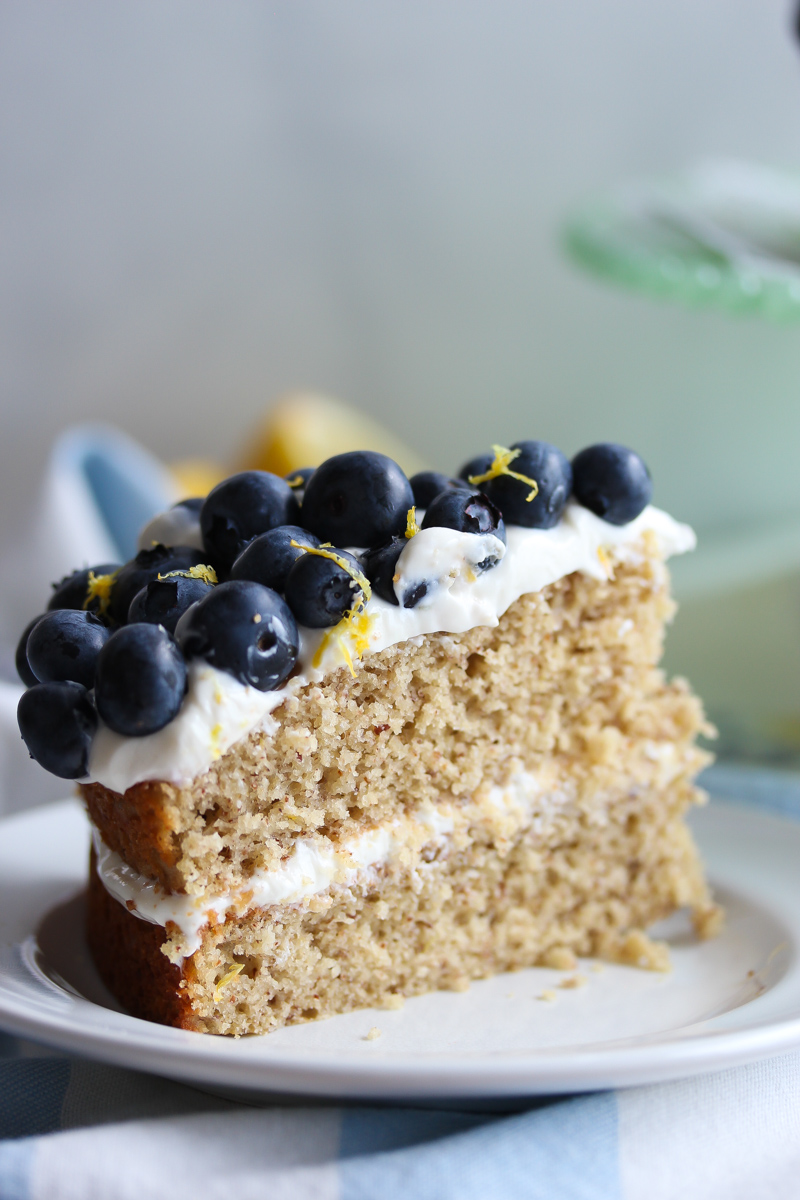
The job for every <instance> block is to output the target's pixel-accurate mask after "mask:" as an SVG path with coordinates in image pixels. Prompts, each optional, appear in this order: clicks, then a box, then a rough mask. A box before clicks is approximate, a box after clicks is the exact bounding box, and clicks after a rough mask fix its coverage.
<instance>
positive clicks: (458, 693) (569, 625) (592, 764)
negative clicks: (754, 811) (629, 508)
mask: <svg viewBox="0 0 800 1200" xmlns="http://www.w3.org/2000/svg"><path fill="white" fill-rule="evenodd" d="M672 612H673V603H672V600H671V599H670V596H669V591H668V582H667V573H666V568H665V567H664V564H663V563H662V562H661V561H660V560H659V559H658V558H654V557H648V556H647V555H645V554H642V555H641V556H639V557H637V558H636V559H635V560H634V561H615V563H614V578H613V580H603V581H598V580H595V579H591V578H589V577H588V576H585V575H583V574H580V573H575V574H573V575H570V576H567V577H565V578H563V579H560V580H558V581H557V582H556V583H554V584H552V585H550V586H549V587H546V588H544V589H542V591H540V592H536V593H533V594H531V595H527V596H523V597H521V598H520V599H519V600H517V601H516V602H515V603H514V604H513V605H512V606H511V607H510V608H509V610H508V611H507V612H506V613H505V614H504V615H503V617H502V618H501V619H500V622H499V624H498V625H497V626H495V627H486V626H481V627H478V628H474V629H471V630H469V631H468V632H466V633H463V634H459V635H452V634H444V633H440V634H430V635H426V636H425V637H423V638H421V639H414V640H413V642H403V643H400V644H398V645H395V646H391V647H389V648H388V649H386V650H383V651H381V652H379V653H376V654H368V655H366V656H365V658H364V661H363V662H362V663H361V664H360V665H359V666H358V669H357V671H356V676H355V678H353V677H352V676H351V675H350V673H349V671H348V670H347V668H346V667H342V668H341V669H340V670H337V671H335V672H333V673H332V674H331V675H329V676H327V677H326V678H325V679H324V680H323V681H322V682H320V683H318V684H309V685H307V686H306V687H304V688H303V689H302V690H301V691H300V692H299V694H298V695H296V696H292V697H290V698H288V699H287V700H286V701H285V702H284V703H283V704H282V705H281V706H280V708H278V709H277V710H276V712H275V714H274V716H275V717H276V719H277V720H278V722H279V728H278V730H277V733H275V734H274V735H268V734H266V733H264V732H263V731H258V730H257V731H254V732H253V733H251V734H250V735H249V736H248V737H247V738H245V739H243V740H242V741H240V742H239V743H237V744H236V745H235V746H234V747H232V749H231V750H230V751H228V753H227V754H225V755H224V756H222V757H221V758H220V759H219V760H218V762H216V763H215V764H214V765H213V766H212V767H211V768H210V769H209V770H208V771H207V772H206V773H205V774H203V775H201V776H200V777H199V778H197V779H196V780H194V781H193V783H191V784H190V785H188V786H186V787H183V788H179V787H176V786H173V785H171V784H167V783H145V784H138V785H136V786H135V787H133V788H130V789H129V790H128V791H127V792H126V793H125V794H124V795H119V794H117V793H114V792H111V791H109V790H108V789H106V788H104V787H102V786H101V785H99V784H89V785H84V788H83V791H84V795H85V798H86V802H87V805H88V808H89V813H90V816H91V818H92V820H93V821H94V823H95V824H96V825H97V827H98V829H99V830H100V833H101V834H102V836H103V839H104V841H105V842H106V844H107V845H108V846H109V847H111V849H112V850H116V851H118V852H119V853H120V854H121V855H122V857H123V858H124V859H125V861H126V862H128V863H129V864H130V865H131V866H133V867H135V868H136V869H137V870H138V871H140V872H142V873H143V874H145V875H148V876H150V877H151V878H153V879H156V880H157V881H158V882H159V883H161V884H162V886H164V887H165V888H166V889H167V890H170V891H186V892H189V893H193V894H204V893H207V892H208V891H213V890H215V889H222V888H230V887H236V886H240V885H241V882H242V880H243V879H246V878H247V876H248V875H249V874H251V873H252V872H253V871H254V870H257V869H270V868H272V867H275V866H276V865H277V864H278V863H279V862H280V861H281V860H282V859H283V858H284V857H285V855H286V853H287V851H288V850H289V849H290V848H291V843H292V841H293V839H295V838H296V837H298V836H302V837H304V838H307V839H311V840H312V841H313V840H315V839H316V840H319V841H320V842H325V843H328V841H329V839H331V838H332V839H333V840H337V839H341V838H349V837H351V836H354V835H357V834H358V833H359V832H360V831H362V830H363V829H364V828H367V827H369V826H371V825H374V824H376V823H380V822H382V821H386V820H391V819H392V818H394V817H395V816H396V815H398V813H400V812H402V813H406V814H412V815H413V812H414V810H415V809H416V808H418V807H420V806H423V805H428V806H429V805H431V804H433V805H436V804H440V803H442V802H443V801H446V802H448V803H451V804H452V803H453V802H456V803H458V802H459V801H466V800H468V799H469V798H471V797H474V796H476V795H478V796H480V795H481V794H482V793H485V792H486V791H487V790H488V789H489V788H491V786H492V785H495V784H497V785H501V786H502V785H503V784H504V783H505V782H507V780H508V777H509V771H510V769H511V768H512V767H514V768H515V769H519V768H522V769H524V770H525V771H526V772H529V773H531V774H532V775H534V776H541V777H542V778H543V779H544V780H546V782H547V786H548V788H549V789H550V791H551V792H554V793H556V794H558V795H559V796H561V797H562V798H566V799H568V800H569V802H570V804H571V806H572V807H573V808H574V809H575V810H577V811H580V812H582V813H584V814H585V816H586V819H587V820H591V819H593V818H592V816H591V814H592V813H593V812H594V813H595V814H596V817H595V818H594V819H603V818H602V812H603V810H604V805H605V797H607V796H609V795H613V794H614V793H615V792H617V791H619V789H620V787H625V788H626V789H629V790H631V791H635V790H637V789H638V790H641V791H642V792H644V791H651V792H652V791H655V790H658V789H659V788H662V787H664V786H665V785H667V784H669V783H670V781H672V780H675V781H677V783H678V786H680V781H681V780H686V779H687V778H689V777H690V776H692V775H694V774H695V773H696V771H697V770H698V769H699V768H700V766H702V765H703V763H704V762H705V761H707V758H706V757H705V756H703V755H702V754H701V753H700V752H699V751H698V750H697V749H696V747H695V746H694V745H693V742H694V737H695V735H696V733H697V731H698V730H699V729H701V728H707V727H706V726H704V722H703V717H702V712H701V708H700V705H699V702H698V701H697V699H696V698H695V697H694V696H693V695H692V694H691V693H690V691H689V689H688V687H687V685H686V684H685V683H684V682H682V681H680V680H677V681H673V682H671V683H667V682H665V680H664V678H663V675H662V674H661V672H660V671H659V670H658V667H657V663H658V660H659V658H660V655H661V649H662V637H663V627H664V623H665V621H667V620H669V619H670V618H671V616H672ZM697 798H699V794H698V796H697ZM631 819H632V820H635V819H636V817H635V814H634V815H632V817H631Z"/></svg>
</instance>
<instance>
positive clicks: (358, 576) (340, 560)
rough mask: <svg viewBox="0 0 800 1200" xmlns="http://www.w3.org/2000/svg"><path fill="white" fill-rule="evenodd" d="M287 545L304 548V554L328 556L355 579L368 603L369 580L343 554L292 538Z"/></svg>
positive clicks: (369, 596) (369, 597)
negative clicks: (304, 543) (308, 544)
mask: <svg viewBox="0 0 800 1200" xmlns="http://www.w3.org/2000/svg"><path fill="white" fill-rule="evenodd" d="M289 545H290V546H294V547H295V549H296V550H305V552H306V554H316V555H318V556H319V557H320V558H329V559H330V560H331V562H335V563H336V565H337V567H341V568H342V570H343V571H346V572H347V574H348V575H349V576H350V578H351V579H353V580H355V582H356V583H357V584H358V586H359V587H360V588H361V591H362V592H363V593H364V601H365V602H366V603H367V604H368V603H369V601H370V599H371V598H372V588H371V587H370V582H369V580H368V579H367V577H366V575H363V574H362V573H361V571H359V569H358V567H354V566H353V564H352V563H351V562H348V561H347V559H346V558H345V556H344V555H343V554H338V553H337V552H336V551H335V550H329V549H328V548H327V546H303V545H301V543H300V542H296V541H295V540H294V538H292V540H291V542H290V543H289Z"/></svg>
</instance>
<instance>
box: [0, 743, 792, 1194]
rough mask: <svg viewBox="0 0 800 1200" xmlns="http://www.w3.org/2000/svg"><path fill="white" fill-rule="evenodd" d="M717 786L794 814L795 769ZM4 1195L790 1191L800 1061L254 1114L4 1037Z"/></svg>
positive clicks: (709, 781) (0, 1177) (0, 1053)
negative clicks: (520, 1100) (434, 1104)
mask: <svg viewBox="0 0 800 1200" xmlns="http://www.w3.org/2000/svg"><path fill="white" fill-rule="evenodd" d="M704 783H705V784H706V786H707V787H709V788H710V789H711V790H712V791H713V792H714V793H716V794H721V795H726V794H727V795H729V796H730V797H731V798H735V799H736V800H737V801H740V802H741V801H749V802H751V803H755V804H758V805H763V806H764V807H766V808H769V809H771V810H773V811H777V812H780V813H782V814H783V815H784V816H790V817H793V818H794V819H798V820H800V776H796V775H790V774H788V773H786V774H781V773H777V772H771V771H765V770H761V769H758V768H753V769H742V768H734V767H726V766H721V767H715V768H712V769H711V770H710V771H708V772H706V775H705V777H704ZM0 1137H2V1138H3V1139H4V1140H2V1141H0V1200H77V1198H78V1197H95V1196H97V1197H103V1200H106V1198H108V1200H129V1198H130V1200H134V1197H135V1200H142V1197H145V1196H146V1197H148V1200H150V1198H152V1200H160V1198H161V1197H164V1200H167V1198H169V1200H180V1198H181V1197H187V1198H189V1197H192V1198H193V1200H194V1198H196V1197H202V1198H203V1200H205V1198H206V1197H220V1200H222V1198H223V1197H224V1200H233V1198H235V1200H248V1198H249V1197H254V1198H255V1197H268V1198H269V1200H274V1198H282V1197H287V1198H289V1197H291V1198H295V1197H297V1198H298V1200H299V1198H302V1197H308V1198H309V1200H311V1198H312V1197H313V1198H314V1200H326V1198H328V1197H330V1198H336V1200H395V1198H397V1200H400V1198H401V1197H402V1200H410V1198H413V1200H450V1198H451V1197H452V1200H473V1198H474V1200H492V1198H494V1197H497V1198H498V1200H501V1198H502V1200H507V1198H509V1200H510V1198H516V1197H522V1198H526V1200H527V1198H530V1200H562V1198H567V1200H672V1198H673V1197H678V1196H680V1197H681V1200H753V1198H754V1197H759V1196H762V1195H763V1196H767V1195H768V1196H769V1197H770V1200H795V1198H796V1197H797V1196H798V1195H800V1053H797V1054H790V1055H784V1056H782V1057H781V1058H778V1059H772V1060H767V1061H764V1062H760V1063H755V1064H751V1065H750V1066H746V1067H740V1068H736V1069H732V1070H727V1071H722V1072H716V1073H714V1074H710V1075H705V1076H699V1077H696V1078H693V1079H688V1080H684V1081H678V1082H673V1083H666V1084H657V1085H651V1086H648V1087H637V1088H631V1089H628V1090H624V1091H622V1090H620V1091H616V1092H603V1093H597V1094H593V1095H586V1096H578V1097H572V1098H564V1097H555V1098H550V1099H548V1098H539V1099H536V1100H532V1101H531V1102H530V1104H529V1105H528V1106H527V1107H525V1108H524V1110H523V1111H521V1112H514V1113H512V1114H510V1115H498V1114H497V1112H491V1111H487V1112H485V1113H481V1112H457V1111H447V1110H441V1109H437V1110H423V1109H419V1108H402V1107H396V1108H388V1107H386V1108H384V1107H378V1106H361V1107H358V1106H355V1107H341V1106H339V1105H331V1104H324V1103H315V1102H309V1103H308V1105H307V1107H302V1106H301V1105H300V1104H294V1103H293V1104H279V1103H276V1104H275V1105H274V1106H269V1107H264V1108H255V1107H251V1106H248V1105H244V1104H236V1103H234V1102H233V1101H230V1100H223V1099H218V1098H216V1097H214V1096H210V1095H207V1094H205V1093H204V1092H201V1091H198V1090H196V1089H194V1088H191V1087H188V1086H185V1085H183V1084H179V1083H173V1082H171V1081H168V1080H162V1079H158V1078H156V1077H154V1076H148V1075H143V1074H139V1073H137V1072H135V1071H129V1070H124V1069H122V1068H117V1067H109V1066H104V1065H101V1064H95V1063H91V1062H86V1061H84V1060H81V1059H73V1058H68V1057H66V1056H62V1055H60V1054H55V1053H50V1052H47V1051H44V1050H41V1049H39V1048H37V1047H34V1046H32V1045H30V1044H29V1043H24V1042H19V1041H17V1040H16V1039H14V1038H12V1037H7V1036H3V1035H0Z"/></svg>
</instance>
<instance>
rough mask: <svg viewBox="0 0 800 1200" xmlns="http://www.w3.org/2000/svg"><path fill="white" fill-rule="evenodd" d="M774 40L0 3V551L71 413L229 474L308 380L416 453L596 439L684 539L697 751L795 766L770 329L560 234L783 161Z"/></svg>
mask: <svg viewBox="0 0 800 1200" xmlns="http://www.w3.org/2000/svg"><path fill="white" fill-rule="evenodd" d="M792 25H793V7H792V5H790V4H789V3H787V2H786V0H704V2H703V3H702V4H698V3H697V0H649V2H648V3H647V4H642V3H641V0H603V2H602V3H598V2H597V0H561V3H559V4H553V3H549V2H547V0H492V3H488V2H487V0H480V2H476V0H380V2H379V3H375V0H337V2H336V3H335V4H330V3H327V2H323V0H319V2H315V0H292V3H290V4H288V3H286V4H265V3H263V0H258V2H248V0H228V2H226V3H225V4H224V5H223V4H219V3H216V2H213V3H212V2H209V0H191V2H189V0H171V2H170V3H166V4H165V3H164V2H163V0H157V2H156V0H138V2H137V3H136V4H135V5H130V4H112V5H109V4H108V3H105V2H100V0H98V2H85V0H71V2H70V3H69V4H68V5H54V4H52V3H50V2H49V0H48V2H47V3H41V2H39V0H26V2H25V3H24V4H4V5H2V6H0V175H1V178H2V187H1V189H0V229H1V230H2V234H1V236H0V406H1V407H0V412H1V413H2V438H0V552H4V551H8V548H9V547H11V546H12V545H13V544H14V543H15V542H18V541H19V539H20V538H21V537H24V530H25V528H26V523H25V522H26V514H27V513H28V512H29V510H31V509H32V507H33V506H34V505H35V502H36V496H37V494H38V491H39V489H40V488H41V481H42V477H43V474H44V472H45V468H46V462H47V457H48V454H49V452H50V449H51V446H52V444H53V441H54V439H55V437H56V435H57V434H58V433H59V432H60V431H63V430H65V429H67V428H68V427H70V426H72V425H74V424H75V423H76V422H82V421H86V420H102V421H104V422H110V423H112V424H114V425H116V426H118V427H119V428H121V429H122V430H124V431H126V432H127V433H129V434H130V435H132V436H133V437H135V438H136V439H137V440H138V441H139V442H141V443H142V444H143V445H144V446H145V447H146V448H148V449H149V450H150V451H152V452H153V453H154V454H155V455H157V456H158V457H159V458H161V459H163V460H165V461H170V460H175V459H179V458H180V459H185V458H187V457H201V458H212V459H214V460H217V461H221V462H224V463H227V464H235V463H236V462H237V461H238V460H239V459H240V457H241V455H242V454H243V453H244V449H243V448H244V447H246V445H247V443H248V439H249V438H250V437H251V436H252V435H251V431H252V430H253V429H254V428H256V427H257V426H258V425H259V423H262V422H263V421H264V419H265V414H266V413H267V412H268V409H269V406H270V404H271V403H272V402H273V401H274V400H275V399H276V398H277V397H279V396H280V395H281V394H282V393H284V392H285V391H286V390H287V389H294V388H311V389H317V390H320V391H323V392H325V393H330V394H333V395H336V396H339V397H342V398H343V399H345V400H347V401H348V402H350V403H351V404H353V405H355V406H356V407H357V408H359V409H361V410H362V411H363V412H364V413H366V414H368V415H370V416H371V417H372V418H374V419H376V420H378V421H380V422H381V423H382V424H383V425H385V426H386V427H387V428H388V429H389V430H390V431H393V432H394V433H395V434H397V435H399V436H401V437H402V438H403V439H405V441H406V442H407V443H409V444H410V446H411V447H412V448H413V449H414V450H416V452H417V453H418V455H419V456H420V458H421V459H422V460H424V461H426V462H428V463H430V464H433V465H435V466H437V467H439V468H441V469H446V470H454V469H455V468H457V467H458V465H459V464H460V463H461V462H462V461H463V460H465V459H466V458H468V457H470V456H471V455H473V454H474V453H476V452H478V451H480V450H483V449H485V448H487V447H488V445H489V444H490V443H492V442H501V443H504V444H508V443H509V442H511V441H513V440H515V439H517V438H520V437H537V438H544V439H547V440H550V441H553V442H555V443H556V444H558V445H559V446H561V448H562V449H563V450H564V451H565V452H566V453H567V454H568V455H571V454H573V453H574V452H575V451H576V450H578V449H580V448H581V447H582V446H584V445H586V444H588V443H591V442H593V441H598V440H617V441H622V442H625V443H627V444H629V445H632V446H633V447H634V448H635V449H637V450H638V451H639V452H640V453H641V454H642V455H643V457H644V458H645V459H646V461H647V462H648V463H649V465H650V467H651V470H652V473H653V476H654V479H655V500H656V503H658V504H659V505H661V506H662V507H664V508H667V509H668V510H669V511H670V512H672V513H673V514H674V515H675V516H676V517H678V518H679V519H682V520H686V521H689V522H691V523H692V524H693V525H694V526H695V528H696V530H697V532H698V535H699V538H700V549H699V550H698V552H697V554H696V555H695V556H694V561H693V562H690V561H687V562H686V563H684V562H680V563H678V564H677V565H676V581H677V588H678V593H679V596H680V598H681V599H682V601H683V614H682V616H681V618H680V620H679V621H678V623H677V625H676V627H675V630H674V633H673V637H672V643H671V646H670V650H669V656H668V666H669V667H670V668H671V669H674V670H679V671H681V672H683V673H686V674H688V675H689V676H691V678H692V680H693V682H694V683H695V685H696V686H697V688H698V690H700V691H701V692H702V693H703V694H704V695H705V696H706V698H707V700H708V705H709V708H710V710H711V714H712V716H713V717H714V718H715V719H716V720H717V721H718V723H719V724H720V726H721V730H722V734H723V737H722V739H721V742H720V747H721V750H722V753H723V755H724V756H725V757H729V758H737V757H738V758H756V759H764V760H766V759H769V760H771V761H777V762H782V763H788V764H797V763H800V468H799V467H798V451H799V450H800V395H799V391H800V323H792V322H772V321H769V320H764V319H759V318H758V317H738V318H736V317H732V316H730V315H726V314H725V313H723V312H720V311H715V310H713V309H702V308H688V307H684V306H681V305H680V304H669V303H666V302H655V301H653V300H652V299H650V298H648V297H647V296H645V295H642V294H639V293H637V292H636V291H635V290H624V289H622V288H616V287H613V286H610V285H606V284H604V283H603V282H602V281H599V280H597V279H596V278H593V277H592V276H591V275H589V274H584V273H582V272H581V270H580V269H579V268H578V267H576V266H575V265H574V264H573V263H571V262H570V261H569V259H568V257H567V256H566V254H565V252H564V249H563V244H562V238H561V235H560V231H561V230H562V228H563V224H564V221H565V219H566V218H567V217H568V215H569V213H570V212H571V211H573V210H574V208H575V206H576V205H579V204H580V203H582V202H583V201H584V200H585V199H586V198H587V197H588V196H591V195H593V194H595V193H600V192H602V191H603V190H604V189H607V188H610V187H612V186H614V185H615V184H617V183H618V182H619V181H621V180H625V179H628V178H632V177H641V176H649V175H661V174H664V173H670V172H673V171H679V170H680V169H682V168H683V167H685V166H686V165H687V164H691V163H693V162H697V161H700V160H703V159H707V158H712V157H713V158H736V159H742V160H747V161H750V162H754V163H764V164H772V165H775V166H779V167H788V168H792V169H794V168H798V169H800V52H799V51H798V46H797V43H796V41H795V39H794V35H793V31H792ZM799 220H800V218H799Z"/></svg>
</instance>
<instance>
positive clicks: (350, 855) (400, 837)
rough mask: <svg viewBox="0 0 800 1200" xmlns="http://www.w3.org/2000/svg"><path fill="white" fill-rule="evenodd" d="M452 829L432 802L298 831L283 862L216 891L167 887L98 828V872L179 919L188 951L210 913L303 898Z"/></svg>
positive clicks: (146, 914)
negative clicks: (376, 819)
mask: <svg viewBox="0 0 800 1200" xmlns="http://www.w3.org/2000/svg"><path fill="white" fill-rule="evenodd" d="M452 830H453V817H452V815H451V814H450V812H449V811H447V810H441V809H435V808H433V807H432V806H430V807H429V808H428V809H426V810H424V811H422V812H418V813H417V814H416V815H415V817H414V818H411V817H403V818H398V819H396V820H394V821H392V822H390V823H387V824H383V825H379V826H375V827H374V828H373V829H369V830H367V831H366V832H365V833H362V834H361V835H360V836H359V837H357V838H354V839H352V840H351V841H349V842H345V843H342V844H339V845H337V844H335V843H334V842H331V841H328V842H325V843H320V842H314V841H311V840H310V839H306V838H302V837H298V838H296V839H295V840H294V843H293V849H292V851H291V853H290V854H289V855H288V856H287V857H286V858H285V859H284V860H283V862H282V863H281V865H280V867H277V868H275V869H274V870H272V871H263V870H262V871H256V872H255V873H254V874H253V875H250V876H249V877H248V880H247V886H246V887H245V888H242V889H241V890H240V891H226V892H221V893H220V894H218V895H214V896H188V895H185V894H183V893H181V894H170V893H167V892H165V891H164V890H163V889H162V888H161V887H160V886H159V885H158V884H157V883H155V882H154V881H153V880H152V879H148V878H147V876H145V875H140V874H139V872H138V871H135V870H134V869H133V867H130V866H128V864H127V863H126V862H125V861H124V859H123V858H121V857H120V855H119V854H117V853H116V851H114V850H110V849H109V848H108V846H107V845H106V844H105V842H104V841H103V839H102V838H101V836H100V834H99V833H98V831H97V830H96V829H95V830H94V831H93V836H94V845H95V851H96V854H97V872H98V874H99V876H100V879H101V881H102V883H103V886H104V887H105V889H106V891H107V892H109V893H110V895H112V896H113V897H114V899H115V900H118V901H119V902H120V904H122V905H124V906H125V907H126V908H127V909H128V910H129V911H130V912H132V913H134V914H135V915H136V916H137V917H141V918H142V920H144V921H150V922H151V923H152V924H154V925H164V926H166V924H167V922H168V921H172V922H173V923H174V924H175V925H177V926H178V929H179V930H180V933H181V940H180V943H179V945H178V947H177V949H178V951H179V953H180V955H181V956H182V957H184V958H185V957H188V956H189V955H191V954H194V952H195V950H197V949H198V947H199V946H200V931H201V929H202V928H203V926H204V925H206V924H207V923H208V921H209V917H211V918H213V919H214V920H215V921H221V920H223V919H224V917H225V914H226V913H229V912H232V913H236V914H241V913H244V912H247V911H248V910H249V909H251V908H268V907H270V906H272V905H276V904H299V903H302V902H303V901H304V900H308V899H309V898H310V897H311V896H317V895H319V894H320V893H321V892H325V891H327V889H328V888H329V887H331V886H332V885H333V884H338V885H340V886H343V887H348V886H350V885H351V884H352V883H354V882H356V880H357V879H358V878H359V877H363V876H364V875H365V874H366V873H368V872H369V871H370V870H374V869H376V868H378V867H384V866H387V865H388V864H390V863H394V862H397V861H398V860H399V859H400V858H401V857H402V856H403V855H404V853H407V852H409V851H410V850H411V849H412V847H421V846H431V845H432V844H435V843H437V842H441V841H443V840H444V839H445V837H446V836H447V834H449V833H451V832H452Z"/></svg>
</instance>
